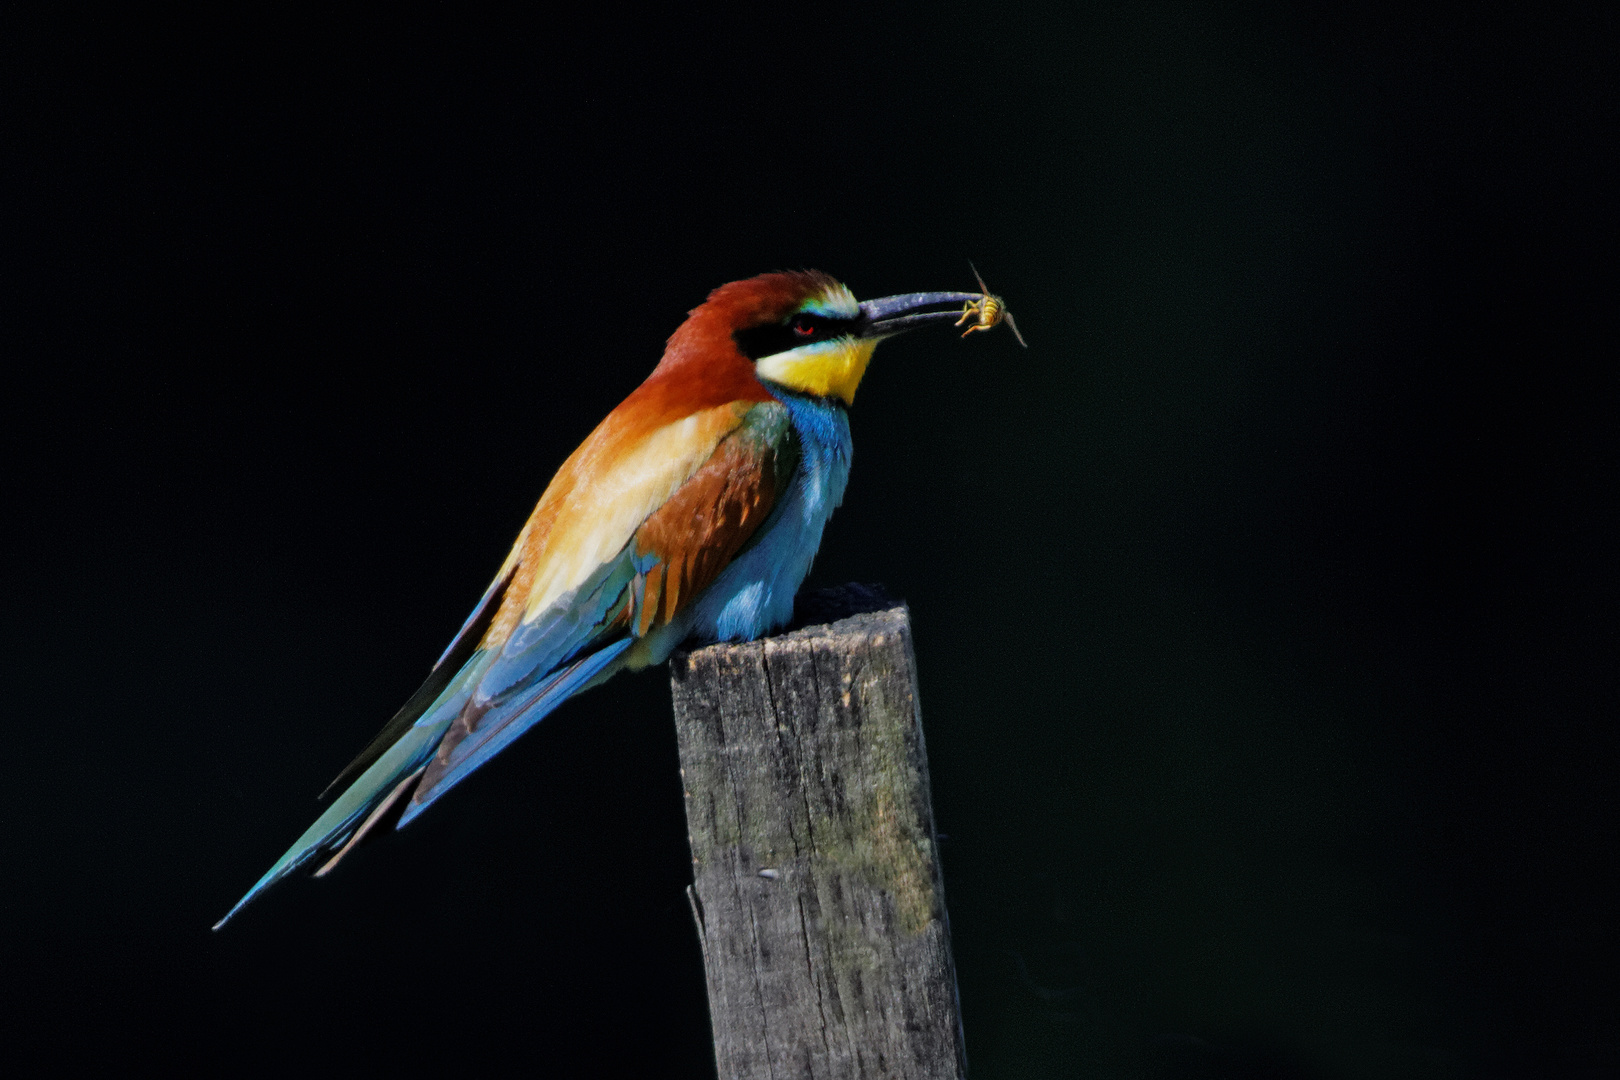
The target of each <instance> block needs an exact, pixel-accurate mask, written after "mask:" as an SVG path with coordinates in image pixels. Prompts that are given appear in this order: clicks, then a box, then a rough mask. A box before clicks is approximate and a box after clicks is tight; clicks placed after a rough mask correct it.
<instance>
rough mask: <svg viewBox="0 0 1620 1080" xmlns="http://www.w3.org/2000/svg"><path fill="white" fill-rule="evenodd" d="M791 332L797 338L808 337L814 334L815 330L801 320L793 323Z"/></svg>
mask: <svg viewBox="0 0 1620 1080" xmlns="http://www.w3.org/2000/svg"><path fill="white" fill-rule="evenodd" d="M793 332H794V333H795V334H797V335H798V336H799V337H809V336H810V335H811V334H813V333H815V332H816V328H815V327H814V326H812V325H811V324H810V323H808V322H806V321H805V320H803V319H795V320H794V321H793Z"/></svg>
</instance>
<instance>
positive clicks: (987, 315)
mask: <svg viewBox="0 0 1620 1080" xmlns="http://www.w3.org/2000/svg"><path fill="white" fill-rule="evenodd" d="M968 266H970V267H972V268H973V276H974V277H976V278H978V279H979V298H978V299H977V300H969V301H968V302H967V303H966V304H964V305H963V306H962V317H961V318H960V319H957V320H956V325H957V326H961V325H962V324H963V323H967V322H968V320H969V319H974V320H975V321H974V322H971V323H968V328H967V329H966V330H964V331H962V336H963V337H967V336H968V335H969V334H971V333H973V331H975V330H989V329H992V328H993V327H995V326H998V325H1000V324H1001V323H1003V322H1005V323H1006V324H1007V329H1009V330H1011V331H1012V332H1013V337H1015V338H1017V339H1018V344H1020V345H1022V346H1023V347H1024V348H1026V349H1027V348H1029V342H1027V341H1025V340H1024V335H1023V334H1020V333H1019V332H1018V324H1017V323H1016V322H1014V321H1013V317H1012V312H1010V311H1008V310H1007V303H1006V301H1004V300H1003V299H1002V298H1001V297H999V296H994V295H992V294H991V292H990V290H989V289H988V288H987V287H986V286H985V284H984V277H983V275H981V274H980V273H979V268H978V267H977V266H973V264H972V263H968Z"/></svg>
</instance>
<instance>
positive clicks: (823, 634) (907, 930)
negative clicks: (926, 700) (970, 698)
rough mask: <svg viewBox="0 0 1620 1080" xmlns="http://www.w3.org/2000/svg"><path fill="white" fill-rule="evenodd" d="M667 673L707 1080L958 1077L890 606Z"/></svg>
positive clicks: (915, 740) (901, 612) (911, 665)
mask: <svg viewBox="0 0 1620 1080" xmlns="http://www.w3.org/2000/svg"><path fill="white" fill-rule="evenodd" d="M670 671H671V682H672V685H673V689H674V697H675V726H676V731H677V733H678V737H679V740H680V757H681V775H682V778H683V779H684V782H685V789H686V821H687V828H688V830H689V833H690V837H691V843H692V866H693V876H694V878H695V881H694V883H693V887H692V888H690V889H689V890H688V896H689V898H690V899H691V901H692V911H693V915H694V917H695V918H696V920H697V925H698V935H699V937H700V938H701V939H702V942H703V961H704V968H705V970H706V971H707V974H708V984H709V1013H710V1017H711V1019H712V1020H713V1024H714V1053H715V1060H716V1063H717V1064H718V1066H719V1071H720V1076H721V1077H722V1078H723V1080H732V1078H743V1080H752V1078H755V1077H759V1078H766V1077H770V1078H774V1080H788V1078H801V1077H802V1078H807V1080H808V1078H815V1080H823V1078H840V1080H841V1078H846V1077H849V1078H853V1077H879V1076H881V1077H906V1078H912V1077H915V1078H917V1080H939V1078H942V1077H943V1078H951V1077H963V1076H965V1075H966V1059H965V1057H964V1054H963V1046H962V1029H961V1021H960V1014H959V1009H958V1004H957V997H956V971H955V968H954V966H953V965H952V962H951V941H950V930H949V924H948V922H947V920H946V915H945V893H944V887H943V883H942V880H941V877H940V867H939V854H938V850H939V849H938V844H937V842H936V838H935V835H934V816H933V809H932V806H931V804H930V799H929V792H928V760H927V756H926V754H925V752H924V748H923V736H922V726H921V723H920V717H919V713H918V707H917V676H916V666H915V662H914V658H913V654H912V644H911V618H910V613H909V612H908V611H907V609H906V608H905V606H904V605H899V606H895V607H891V608H889V609H888V610H884V611H878V612H869V613H865V614H859V615H855V616H854V617H851V618H846V619H842V620H840V621H838V622H834V623H832V624H831V625H821V626H811V627H808V628H806V629H803V630H798V631H795V632H793V633H790V634H786V635H784V636H781V637H776V638H769V639H766V640H764V641H755V642H749V643H747V644H743V645H715V646H710V647H708V648H705V649H700V650H698V651H697V652H693V653H691V654H689V655H685V656H681V655H677V656H676V657H674V658H673V659H672V660H671V661H670Z"/></svg>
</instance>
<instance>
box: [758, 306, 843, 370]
mask: <svg viewBox="0 0 1620 1080" xmlns="http://www.w3.org/2000/svg"><path fill="white" fill-rule="evenodd" d="M860 323H861V320H860V318H859V317H856V318H853V319H840V318H835V317H833V316H831V315H818V314H816V313H815V312H811V311H800V312H798V313H796V314H794V315H793V316H792V317H791V318H789V319H788V320H787V321H786V322H785V323H772V324H769V325H766V326H751V327H749V328H747V329H746V330H738V331H736V332H734V333H733V334H732V335H731V336H732V339H733V340H735V341H736V342H737V348H738V349H740V350H742V354H743V355H744V356H746V357H748V359H750V360H758V359H759V358H760V357H762V356H770V355H772V354H773V353H779V352H787V351H788V350H789V349H796V348H798V347H799V346H800V345H812V344H814V343H815V342H818V341H826V340H828V339H829V338H835V337H840V336H842V335H844V334H851V333H855V332H857V331H858V329H859V327H860Z"/></svg>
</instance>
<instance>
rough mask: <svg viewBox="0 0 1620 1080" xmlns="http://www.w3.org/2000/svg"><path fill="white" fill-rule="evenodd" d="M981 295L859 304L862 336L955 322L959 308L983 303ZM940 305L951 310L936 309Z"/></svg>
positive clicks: (909, 296) (930, 295)
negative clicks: (946, 321)
mask: <svg viewBox="0 0 1620 1080" xmlns="http://www.w3.org/2000/svg"><path fill="white" fill-rule="evenodd" d="M983 299H984V297H983V296H982V295H981V294H980V293H971V292H914V293H905V294H903V295H901V296H885V297H882V298H880V299H877V300H863V301H861V331H860V333H861V337H863V338H886V337H893V336H894V335H895V334H903V333H905V332H906V331H907V330H914V329H916V328H917V327H919V326H922V325H923V324H924V323H931V322H941V321H944V320H947V319H948V320H951V321H955V320H957V319H960V318H961V317H962V305H963V304H974V303H978V302H979V301H980V300H983ZM941 304H949V305H951V306H950V307H947V308H943V309H939V310H930V309H936V308H939V305H941Z"/></svg>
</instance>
